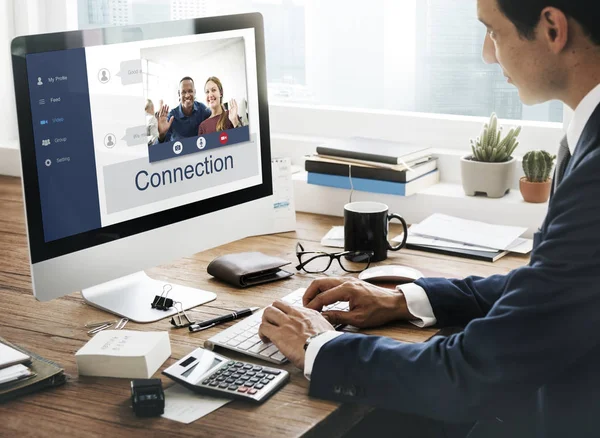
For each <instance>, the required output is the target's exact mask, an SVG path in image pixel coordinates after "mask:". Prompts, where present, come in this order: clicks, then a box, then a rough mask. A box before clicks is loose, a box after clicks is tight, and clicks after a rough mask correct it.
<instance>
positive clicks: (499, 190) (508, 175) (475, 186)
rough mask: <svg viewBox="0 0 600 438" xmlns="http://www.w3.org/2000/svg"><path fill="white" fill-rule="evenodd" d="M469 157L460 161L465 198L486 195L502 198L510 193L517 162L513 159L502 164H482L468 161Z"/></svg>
mask: <svg viewBox="0 0 600 438" xmlns="http://www.w3.org/2000/svg"><path fill="white" fill-rule="evenodd" d="M470 158H471V155H466V156H464V157H462V158H461V159H460V173H461V177H462V185H463V190H464V191H465V194H466V195H467V196H475V195H480V194H481V195H486V196H487V197H488V198H502V197H503V196H504V195H506V194H507V193H508V192H509V191H510V186H511V184H512V181H513V179H514V175H515V169H516V167H517V166H516V165H517V160H516V159H515V158H514V157H513V158H512V159H511V160H510V161H506V162H504V163H484V162H481V161H472V160H470Z"/></svg>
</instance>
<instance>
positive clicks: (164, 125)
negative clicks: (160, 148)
mask: <svg viewBox="0 0 600 438" xmlns="http://www.w3.org/2000/svg"><path fill="white" fill-rule="evenodd" d="M168 116H169V105H161V107H160V110H159V111H158V139H159V141H164V139H165V135H167V132H168V131H169V129H170V128H171V125H172V124H173V119H174V117H173V116H171V118H170V119H168V120H167V117H168Z"/></svg>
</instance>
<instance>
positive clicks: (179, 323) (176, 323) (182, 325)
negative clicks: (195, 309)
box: [171, 301, 195, 328]
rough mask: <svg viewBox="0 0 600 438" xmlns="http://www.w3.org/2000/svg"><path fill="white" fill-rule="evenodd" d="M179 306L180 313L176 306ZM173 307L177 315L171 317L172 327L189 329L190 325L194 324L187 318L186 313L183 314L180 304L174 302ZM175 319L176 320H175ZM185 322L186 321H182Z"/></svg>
mask: <svg viewBox="0 0 600 438" xmlns="http://www.w3.org/2000/svg"><path fill="white" fill-rule="evenodd" d="M178 304H179V308H180V309H181V311H179V310H177V305H178ZM174 305H175V310H177V315H175V316H173V317H171V324H172V325H173V326H175V327H176V328H185V327H189V326H191V325H192V324H195V322H194V321H192V320H191V319H190V318H189V316H187V313H185V310H183V304H181V302H179V301H175V303H174ZM175 318H177V319H175ZM184 318H185V320H186V321H187V322H186V321H184Z"/></svg>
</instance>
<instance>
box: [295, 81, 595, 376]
mask: <svg viewBox="0 0 600 438" xmlns="http://www.w3.org/2000/svg"><path fill="white" fill-rule="evenodd" d="M599 105H600V84H599V85H597V86H596V87H595V88H594V89H593V90H592V91H590V92H589V93H588V94H587V96H585V97H584V98H583V100H582V101H581V102H580V103H579V105H577V109H576V110H575V115H574V116H573V120H571V123H570V124H569V129H568V130H567V141H568V142H569V152H571V156H573V155H574V154H575V148H576V147H577V143H579V139H580V138H581V135H582V134H583V130H584V129H585V125H587V123H588V122H589V120H590V117H592V114H593V113H594V111H595V110H596V108H597V107H598V106H599ZM397 289H398V290H400V291H402V293H403V294H404V297H405V298H406V305H407V307H408V311H409V312H410V313H411V315H414V316H415V318H416V319H415V320H413V321H410V322H411V323H413V324H414V325H416V326H417V327H421V328H423V327H430V326H432V325H435V323H436V322H437V320H436V318H435V315H434V314H433V309H432V308H431V303H430V302H429V298H427V294H426V293H425V290H424V289H423V288H422V287H421V286H418V285H416V284H414V283H411V284H404V285H401V286H398V287H397ZM341 334H342V333H341V332H325V333H323V334H322V335H320V336H318V337H316V338H315V339H314V340H313V341H312V342H311V343H310V344H308V348H307V349H306V357H305V359H304V375H305V376H306V378H307V379H309V380H310V374H311V372H312V369H313V365H314V362H315V360H316V358H317V354H319V350H320V348H321V347H322V346H323V345H325V344H326V343H327V342H329V341H330V340H332V339H334V338H336V337H337V336H340V335H341Z"/></svg>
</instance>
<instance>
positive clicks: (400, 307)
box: [394, 290, 412, 320]
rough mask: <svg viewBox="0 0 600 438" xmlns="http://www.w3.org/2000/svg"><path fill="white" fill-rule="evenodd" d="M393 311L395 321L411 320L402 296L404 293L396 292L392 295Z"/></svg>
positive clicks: (404, 298)
mask: <svg viewBox="0 0 600 438" xmlns="http://www.w3.org/2000/svg"><path fill="white" fill-rule="evenodd" d="M394 309H395V311H396V312H395V315H396V319H398V320H406V319H411V318H412V315H411V314H410V312H409V311H408V305H407V304H406V297H405V296H404V293H403V292H402V291H401V290H398V291H396V292H395V293H394Z"/></svg>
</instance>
